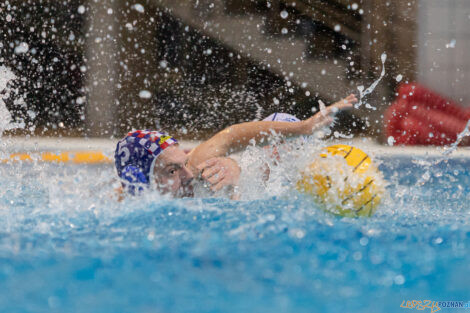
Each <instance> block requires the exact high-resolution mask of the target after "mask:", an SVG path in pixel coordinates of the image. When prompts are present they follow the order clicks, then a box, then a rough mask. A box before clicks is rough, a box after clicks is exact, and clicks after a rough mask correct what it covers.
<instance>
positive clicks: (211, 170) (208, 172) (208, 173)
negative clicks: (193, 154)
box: [201, 165, 221, 179]
mask: <svg viewBox="0 0 470 313" xmlns="http://www.w3.org/2000/svg"><path fill="white" fill-rule="evenodd" d="M220 171H221V168H220V166H219V165H214V166H211V167H206V168H205V169H204V172H202V175H201V176H202V178H204V179H209V178H211V177H212V176H214V175H215V174H217V173H219V172H220Z"/></svg>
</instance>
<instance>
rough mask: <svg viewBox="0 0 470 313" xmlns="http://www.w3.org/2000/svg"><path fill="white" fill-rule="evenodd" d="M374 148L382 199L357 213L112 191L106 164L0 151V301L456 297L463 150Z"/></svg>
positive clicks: (302, 306) (465, 233)
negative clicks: (449, 155) (391, 153)
mask: <svg viewBox="0 0 470 313" xmlns="http://www.w3.org/2000/svg"><path fill="white" fill-rule="evenodd" d="M380 159H381V165H380V169H381V170H382V171H383V172H384V175H385V178H386V179H387V180H388V181H389V183H390V184H389V186H388V187H387V188H388V191H389V194H390V199H388V200H387V202H386V204H385V205H384V207H382V208H381V209H380V210H379V211H378V212H377V213H376V215H375V216H373V217H372V218H369V219H365V218H364V219H351V218H339V217H334V216H332V215H330V214H328V213H325V212H323V211H321V210H319V209H317V208H316V207H315V205H314V204H312V203H311V202H310V201H308V200H307V199H305V198H302V197H297V196H296V195H295V194H293V196H292V197H291V198H286V197H284V196H282V197H271V196H269V197H268V198H262V197H260V199H257V200H250V201H230V200H224V199H183V200H170V199H162V198H160V197H157V196H153V195H149V196H147V197H144V198H140V199H127V200H125V201H124V202H122V203H117V202H116V201H114V200H112V199H111V197H110V195H111V194H112V188H113V187H112V180H111V177H113V175H114V172H113V169H112V168H111V167H105V166H72V165H67V166H63V165H54V164H46V165H32V164H20V163H16V164H14V165H2V166H1V167H0V171H1V173H2V175H1V178H0V186H1V189H0V193H1V197H0V225H1V228H0V291H1V292H0V311H1V312H88V313H91V312H100V313H105V312H113V313H114V312H116V313H117V312H412V311H415V309H414V310H410V309H404V308H400V305H401V304H402V301H403V300H425V299H429V300H434V301H442V300H461V301H469V300H470V253H469V252H470V249H469V248H470V175H469V170H468V169H469V166H470V160H468V159H452V160H450V161H445V160H438V159H435V158H434V159H431V158H428V159H412V158H408V157H400V158H391V157H386V158H384V157H382V158H380ZM443 311H445V309H443ZM460 311H465V310H460ZM467 311H468V310H467ZM425 312H430V310H429V309H426V311H425ZM450 312H459V310H456V309H453V310H450ZM469 312H470V311H469Z"/></svg>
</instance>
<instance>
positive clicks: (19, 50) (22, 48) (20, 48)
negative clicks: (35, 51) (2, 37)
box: [15, 42, 29, 54]
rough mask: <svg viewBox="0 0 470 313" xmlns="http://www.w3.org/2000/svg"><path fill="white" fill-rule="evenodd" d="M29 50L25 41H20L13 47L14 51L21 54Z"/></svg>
mask: <svg viewBox="0 0 470 313" xmlns="http://www.w3.org/2000/svg"><path fill="white" fill-rule="evenodd" d="M28 50H29V45H28V44H27V43H26V42H22V43H20V44H19V45H18V46H16V47H15V53H16V54H21V53H26V52H28Z"/></svg>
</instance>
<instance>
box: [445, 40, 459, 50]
mask: <svg viewBox="0 0 470 313" xmlns="http://www.w3.org/2000/svg"><path fill="white" fill-rule="evenodd" d="M456 43H457V40H455V39H452V40H451V41H450V42H449V43H448V44H446V48H455V44H456Z"/></svg>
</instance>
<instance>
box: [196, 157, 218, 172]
mask: <svg viewBox="0 0 470 313" xmlns="http://www.w3.org/2000/svg"><path fill="white" fill-rule="evenodd" d="M216 163H217V158H211V159H209V160H206V161H204V162H202V163H200V164H199V165H198V166H196V168H197V169H198V171H199V172H202V171H204V169H206V168H207V167H210V166H213V165H215V164H216Z"/></svg>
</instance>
